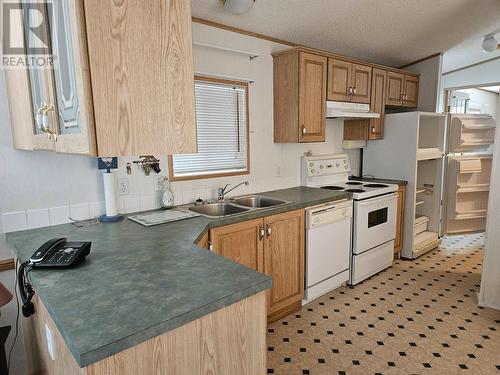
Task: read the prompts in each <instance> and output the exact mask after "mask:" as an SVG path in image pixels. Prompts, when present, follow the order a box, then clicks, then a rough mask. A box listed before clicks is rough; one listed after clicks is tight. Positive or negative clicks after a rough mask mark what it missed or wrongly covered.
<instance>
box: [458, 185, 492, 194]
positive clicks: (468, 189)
mask: <svg viewBox="0 0 500 375" xmlns="http://www.w3.org/2000/svg"><path fill="white" fill-rule="evenodd" d="M457 186H458V188H457V193H479V192H488V191H490V184H459V185H457Z"/></svg>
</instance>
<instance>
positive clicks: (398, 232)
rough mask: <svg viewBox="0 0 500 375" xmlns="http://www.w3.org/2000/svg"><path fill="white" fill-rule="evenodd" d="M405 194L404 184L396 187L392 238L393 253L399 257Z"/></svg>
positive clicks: (401, 242) (401, 243)
mask: <svg viewBox="0 0 500 375" xmlns="http://www.w3.org/2000/svg"><path fill="white" fill-rule="evenodd" d="M405 194H406V186H405V185H400V186H399V189H398V208H397V213H396V215H397V218H396V239H395V240H394V254H395V256H396V257H398V258H399V253H400V252H401V247H402V246H403V231H404V218H405Z"/></svg>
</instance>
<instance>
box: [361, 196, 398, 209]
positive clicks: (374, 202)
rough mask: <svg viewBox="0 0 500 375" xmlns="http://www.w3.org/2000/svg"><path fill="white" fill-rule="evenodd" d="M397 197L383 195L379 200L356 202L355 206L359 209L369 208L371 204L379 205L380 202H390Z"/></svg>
mask: <svg viewBox="0 0 500 375" xmlns="http://www.w3.org/2000/svg"><path fill="white" fill-rule="evenodd" d="M397 196H398V193H391V194H388V195H384V196H382V197H380V198H377V199H369V200H366V201H361V202H356V204H357V205H358V206H361V207H365V206H371V205H373V204H377V203H380V202H385V201H391V200H393V199H394V198H396V197H397Z"/></svg>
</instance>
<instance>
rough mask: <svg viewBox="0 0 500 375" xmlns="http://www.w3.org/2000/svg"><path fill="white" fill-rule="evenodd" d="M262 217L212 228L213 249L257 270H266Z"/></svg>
mask: <svg viewBox="0 0 500 375" xmlns="http://www.w3.org/2000/svg"><path fill="white" fill-rule="evenodd" d="M262 230H263V222H262V219H255V220H249V221H243V222H241V223H236V224H231V225H225V226H223V227H219V228H213V229H210V242H211V244H212V251H213V252H214V253H217V254H220V255H222V256H223V257H226V258H228V259H231V260H232V261H233V262H235V263H238V264H242V265H244V266H247V267H249V268H252V269H254V270H256V271H260V272H263V271H264V267H263V264H264V262H263V261H264V258H263V249H264V236H263V233H261V231H262Z"/></svg>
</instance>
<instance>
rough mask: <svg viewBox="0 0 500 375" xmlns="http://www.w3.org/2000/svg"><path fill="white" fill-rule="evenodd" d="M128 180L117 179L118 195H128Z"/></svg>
mask: <svg viewBox="0 0 500 375" xmlns="http://www.w3.org/2000/svg"><path fill="white" fill-rule="evenodd" d="M128 194H129V191H128V178H125V177H124V178H120V179H118V195H128Z"/></svg>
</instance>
